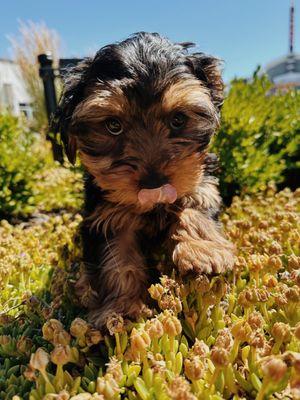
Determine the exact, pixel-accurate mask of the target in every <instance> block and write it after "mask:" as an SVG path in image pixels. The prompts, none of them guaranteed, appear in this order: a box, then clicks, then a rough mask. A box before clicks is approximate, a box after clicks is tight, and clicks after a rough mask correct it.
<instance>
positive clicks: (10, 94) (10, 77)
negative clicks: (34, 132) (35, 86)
mask: <svg viewBox="0 0 300 400" xmlns="http://www.w3.org/2000/svg"><path fill="white" fill-rule="evenodd" d="M31 103H32V101H31V99H30V96H29V94H28V93H27V91H26V87H25V83H24V80H23V78H22V75H21V71H20V69H19V66H18V65H17V64H15V63H14V62H13V61H11V60H7V59H3V58H0V112H3V111H8V112H10V113H11V114H13V115H16V116H20V115H24V116H25V117H26V118H28V119H31V118H32V107H31Z"/></svg>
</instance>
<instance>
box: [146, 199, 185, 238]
mask: <svg viewBox="0 0 300 400" xmlns="http://www.w3.org/2000/svg"><path fill="white" fill-rule="evenodd" d="M176 218H177V217H176V215H175V214H174V213H171V212H170V211H168V210H166V209H165V207H163V206H158V207H157V208H155V209H154V210H152V211H151V212H148V213H145V214H144V215H143V216H142V228H141V230H140V233H141V235H143V236H146V237H148V238H149V239H150V238H151V239H155V238H157V237H160V238H161V236H165V235H167V232H168V231H169V228H170V226H171V225H172V224H173V223H174V222H175V221H176Z"/></svg>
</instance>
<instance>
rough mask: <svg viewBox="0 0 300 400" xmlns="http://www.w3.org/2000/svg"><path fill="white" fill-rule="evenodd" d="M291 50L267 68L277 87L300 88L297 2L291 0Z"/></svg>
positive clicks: (266, 70)
mask: <svg viewBox="0 0 300 400" xmlns="http://www.w3.org/2000/svg"><path fill="white" fill-rule="evenodd" d="M289 19H290V20H289V51H288V54H287V55H286V56H284V57H281V58H279V59H277V60H275V61H273V62H271V63H270V64H268V65H267V66H266V68H265V72H266V73H267V75H268V77H269V78H270V80H271V81H272V82H274V84H275V87H277V88H290V87H293V88H296V89H300V54H297V53H295V46H294V41H295V29H294V27H295V25H294V20H295V3H294V0H291V3H290V12H289Z"/></svg>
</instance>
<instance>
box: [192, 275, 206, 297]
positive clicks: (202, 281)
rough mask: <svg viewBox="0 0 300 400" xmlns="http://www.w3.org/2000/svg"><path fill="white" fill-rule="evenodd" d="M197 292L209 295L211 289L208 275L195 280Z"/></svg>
mask: <svg viewBox="0 0 300 400" xmlns="http://www.w3.org/2000/svg"><path fill="white" fill-rule="evenodd" d="M194 284H195V290H196V291H197V292H199V293H202V294H203V293H207V292H208V291H209V289H210V282H209V279H208V277H207V276H206V275H199V276H198V277H197V278H196V279H195V282H194Z"/></svg>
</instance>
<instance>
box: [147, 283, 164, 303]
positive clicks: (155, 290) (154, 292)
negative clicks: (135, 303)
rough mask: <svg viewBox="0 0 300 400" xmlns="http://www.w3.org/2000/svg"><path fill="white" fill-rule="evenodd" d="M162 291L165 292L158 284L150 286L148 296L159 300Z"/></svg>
mask: <svg viewBox="0 0 300 400" xmlns="http://www.w3.org/2000/svg"><path fill="white" fill-rule="evenodd" d="M164 291H165V289H164V287H163V286H162V285H161V284H159V283H157V284H156V285H151V286H150V288H149V289H148V292H149V293H150V296H151V297H152V299H154V300H159V299H160V297H161V296H162V294H163V293H164Z"/></svg>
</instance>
